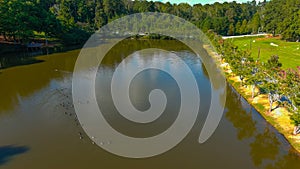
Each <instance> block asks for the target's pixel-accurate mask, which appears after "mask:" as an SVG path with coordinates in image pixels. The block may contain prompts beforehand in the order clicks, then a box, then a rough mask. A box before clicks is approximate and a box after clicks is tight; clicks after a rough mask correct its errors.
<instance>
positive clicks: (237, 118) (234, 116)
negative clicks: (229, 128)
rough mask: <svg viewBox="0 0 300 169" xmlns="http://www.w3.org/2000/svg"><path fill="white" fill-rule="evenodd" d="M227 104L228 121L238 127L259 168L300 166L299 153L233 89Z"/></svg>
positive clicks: (238, 133) (230, 90)
mask: <svg viewBox="0 0 300 169" xmlns="http://www.w3.org/2000/svg"><path fill="white" fill-rule="evenodd" d="M230 88H231V87H230ZM226 105H227V106H226V108H227V112H226V118H227V119H228V120H229V121H230V122H231V123H232V124H233V126H234V127H235V128H236V130H237V138H238V139H239V140H241V141H242V140H245V142H247V144H249V148H250V152H249V154H250V156H251V159H252V162H253V164H254V166H255V167H256V168H265V169H286V168H293V169H294V168H299V167H300V163H299V162H300V161H299V160H300V159H299V153H297V152H296V151H295V149H293V148H292V147H291V146H290V145H289V144H288V142H287V141H286V140H285V138H284V137H283V136H282V135H281V134H279V133H277V131H276V130H275V129H274V128H273V127H272V126H271V125H270V124H268V123H267V122H266V121H265V120H264V119H263V117H261V115H260V114H259V113H258V112H257V111H256V110H254V109H253V108H252V107H251V106H250V105H249V104H248V103H246V101H245V100H244V99H243V98H242V97H241V96H240V95H239V94H238V93H236V91H235V90H234V89H233V88H231V89H229V90H228V92H227V104H226Z"/></svg>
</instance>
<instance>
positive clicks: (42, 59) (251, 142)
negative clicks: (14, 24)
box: [0, 40, 300, 169]
mask: <svg viewBox="0 0 300 169" xmlns="http://www.w3.org/2000/svg"><path fill="white" fill-rule="evenodd" d="M146 48H162V49H164V50H168V51H172V52H173V53H175V54H176V55H178V56H180V58H181V59H182V60H183V61H185V63H186V64H187V65H188V66H189V67H190V69H191V70H192V72H193V75H194V76H195V78H196V81H197V84H198V87H199V92H200V100H201V102H200V110H199V114H198V117H197V119H196V123H195V125H194V126H193V128H192V130H191V131H190V132H189V134H188V135H187V136H186V137H185V138H184V139H183V141H181V142H180V143H179V144H178V145H177V146H176V147H174V148H173V149H171V150H170V151H167V152H165V153H163V154H160V155H158V156H154V157H150V158H142V159H131V158H125V157H120V156H116V155H114V154H111V153H109V152H107V151H105V150H103V149H101V148H100V147H98V146H97V145H96V144H94V143H93V142H92V141H91V140H90V139H89V138H88V136H87V135H86V134H85V133H84V131H83V129H82V128H81V125H80V124H79V122H78V120H77V118H76V114H75V111H74V106H73V102H72V73H73V69H74V65H75V62H76V59H77V57H78V55H79V52H80V50H72V51H68V52H62V53H55V54H50V55H43V56H38V57H36V58H30V62H28V60H27V59H24V64H19V62H21V61H20V60H18V64H13V63H9V64H7V62H5V63H2V64H1V65H3V64H6V65H8V66H5V67H6V68H5V69H0V93H1V95H0V168H3V169H6V168H7V169H18V168H30V169H40V168H43V169H48V168H49V169H53V168H68V169H82V168H124V169H131V168H144V169H148V168H149V169H150V168H173V169H177V168H178V169H182V168H204V169H220V168H222V169H241V168H243V169H253V168H264V169H287V168H288V169H298V168H300V155H299V153H297V152H296V151H295V150H294V149H293V148H292V147H291V146H290V145H289V143H288V142H287V141H286V139H285V138H284V137H283V136H282V135H281V134H280V133H278V132H277V131H276V130H275V129H274V128H273V127H272V126H271V125H269V124H268V123H267V122H266V121H265V120H264V119H263V118H262V117H261V116H260V114H259V113H258V112H257V111H256V110H255V109H253V108H252V107H251V106H250V105H249V104H248V103H247V102H246V101H245V100H244V99H243V98H241V97H240V95H239V94H238V93H236V91H235V90H233V89H232V88H231V87H230V86H229V85H228V87H227V89H226V92H227V95H226V104H225V107H224V115H223V118H222V120H221V122H220V124H219V126H218V128H217V130H216V131H215V133H214V134H213V135H212V137H211V138H209V140H208V141H206V142H205V143H204V144H199V142H198V138H199V134H200V132H201V129H202V127H203V124H204V121H205V119H206V116H207V111H208V109H209V106H210V93H211V90H215V89H214V88H211V87H210V86H211V84H210V81H209V76H208V73H207V72H206V69H205V66H204V65H203V63H202V61H201V58H199V57H197V56H196V55H195V54H194V53H193V52H192V51H191V50H190V49H189V48H188V47H186V46H185V45H183V44H182V43H180V42H178V41H175V40H169V41H168V40H123V41H122V42H120V43H118V44H117V45H116V46H115V47H114V48H113V50H111V51H110V52H109V53H108V54H107V55H106V57H105V58H104V60H103V61H102V63H101V65H100V66H99V68H98V71H97V77H96V82H95V83H96V89H95V91H96V96H97V101H98V102H99V104H101V105H102V107H101V111H102V112H103V115H104V116H105V118H106V120H107V121H108V122H109V124H111V126H113V128H114V129H115V130H117V131H119V132H121V133H123V134H126V135H128V136H132V137H141V138H143V137H150V136H154V135H157V134H159V133H161V132H163V131H164V130H166V129H167V128H168V127H169V126H171V125H172V123H173V122H174V120H175V119H176V117H177V115H178V109H179V108H180V93H179V89H178V85H177V84H176V82H175V81H174V79H173V78H172V77H171V76H170V75H169V74H167V73H165V72H161V71H158V70H154V69H153V70H152V69H151V70H147V71H144V72H142V73H140V74H138V75H137V76H136V77H135V79H134V80H133V81H132V83H131V86H130V96H131V102H132V104H133V105H134V106H135V107H136V108H137V109H138V110H141V111H145V110H147V109H148V108H149V102H148V96H149V93H150V91H151V90H153V89H156V88H159V89H161V90H163V91H164V92H165V94H166V97H167V98H168V103H167V105H166V108H165V110H164V113H163V114H162V116H161V117H159V118H158V119H157V120H155V121H154V122H151V123H147V124H136V123H133V122H131V121H128V120H126V119H124V118H123V117H122V116H121V115H120V114H118V111H117V110H116V108H115V107H114V104H113V102H112V98H111V94H110V82H111V79H112V76H113V73H114V71H115V69H116V67H117V66H118V65H119V64H120V62H121V61H122V59H124V57H126V56H128V55H130V54H132V55H133V57H131V58H129V59H128V60H127V62H126V63H125V64H124V65H122V66H124V67H125V68H128V69H129V68H131V67H136V66H143V65H147V64H149V63H150V62H153V61H156V62H158V63H161V62H163V63H165V66H166V67H168V66H169V65H170V64H174V63H175V62H176V60H172V59H169V58H168V56H165V55H163V54H160V53H159V52H158V53H156V54H155V59H154V58H153V54H149V53H141V52H137V51H139V50H141V49H146ZM2 57H6V58H9V56H2ZM3 60H5V59H0V61H3ZM25 61H26V62H25ZM179 70H180V68H179ZM110 144H111V145H112V146H113V144H114V142H111V143H110ZM157 144H159V143H157Z"/></svg>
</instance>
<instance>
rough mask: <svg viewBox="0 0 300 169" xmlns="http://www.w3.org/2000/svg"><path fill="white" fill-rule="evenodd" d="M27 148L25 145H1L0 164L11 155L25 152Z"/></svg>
mask: <svg viewBox="0 0 300 169" xmlns="http://www.w3.org/2000/svg"><path fill="white" fill-rule="evenodd" d="M28 150H29V148H28V147H26V146H14V145H9V146H3V147H0V166H1V165H4V164H5V163H7V162H8V161H9V160H11V159H12V157H14V156H16V155H19V154H23V153H26V152H27V151H28Z"/></svg>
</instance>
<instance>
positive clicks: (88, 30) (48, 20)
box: [0, 0, 300, 45]
mask: <svg viewBox="0 0 300 169" xmlns="http://www.w3.org/2000/svg"><path fill="white" fill-rule="evenodd" d="M299 9H300V1H299V0H271V1H264V2H260V3H256V1H252V2H247V3H237V2H235V1H233V2H225V3H218V2H216V3H214V4H205V5H204V4H195V5H193V6H191V5H189V4H188V3H180V4H171V3H169V2H168V3H162V2H153V1H145V0H135V1H133V0H0V34H1V36H2V37H3V39H4V40H5V41H14V42H17V43H27V42H29V41H30V40H31V39H34V38H36V37H40V38H44V39H45V38H46V39H47V38H53V39H58V40H59V41H61V42H62V43H63V44H65V45H74V44H81V43H84V42H85V40H87V39H88V37H89V36H90V35H91V34H92V33H94V32H95V31H96V30H98V29H99V28H100V27H101V26H103V25H105V24H107V23H108V22H110V21H113V20H114V19H117V18H120V17H122V16H125V15H129V14H133V13H140V12H163V13H169V14H173V15H176V16H179V17H182V18H184V19H186V20H188V21H190V22H192V23H193V24H195V25H196V26H197V27H199V28H201V30H203V31H204V32H206V31H208V30H211V31H213V32H215V33H217V34H219V35H242V34H251V33H260V32H265V33H272V34H273V35H277V34H280V35H281V36H282V38H283V39H284V40H288V41H298V40H299V38H300V10H299Z"/></svg>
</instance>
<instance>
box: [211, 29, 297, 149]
mask: <svg viewBox="0 0 300 169" xmlns="http://www.w3.org/2000/svg"><path fill="white" fill-rule="evenodd" d="M209 37H210V39H211V40H212V43H213V45H214V46H215V48H216V50H217V53H214V52H212V51H213V50H212V49H208V50H207V51H208V53H210V55H212V56H214V57H215V58H216V59H218V60H219V61H220V62H219V63H220V67H221V69H223V71H224V73H225V75H226V77H227V80H228V82H229V83H230V84H231V85H232V86H233V87H234V88H235V89H236V90H237V91H238V92H239V93H240V94H241V95H242V96H243V97H244V98H245V99H246V100H247V101H248V102H249V103H250V104H251V105H252V106H253V107H254V108H255V109H256V110H257V111H258V112H259V113H260V114H261V115H262V116H263V117H264V118H265V119H266V120H267V121H268V122H269V123H270V124H272V125H273V126H274V127H275V128H276V129H277V130H278V131H279V132H280V133H282V134H283V135H284V136H285V138H286V139H287V140H288V141H289V142H290V143H291V145H293V147H294V148H295V149H297V150H298V151H300V136H299V135H300V88H299V84H300V56H299V55H300V54H299V52H297V51H298V50H299V46H300V43H299V42H286V41H284V40H280V39H279V38H271V37H268V36H266V37H246V38H236V39H226V40H224V39H222V37H221V36H218V35H217V34H215V33H209Z"/></svg>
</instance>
